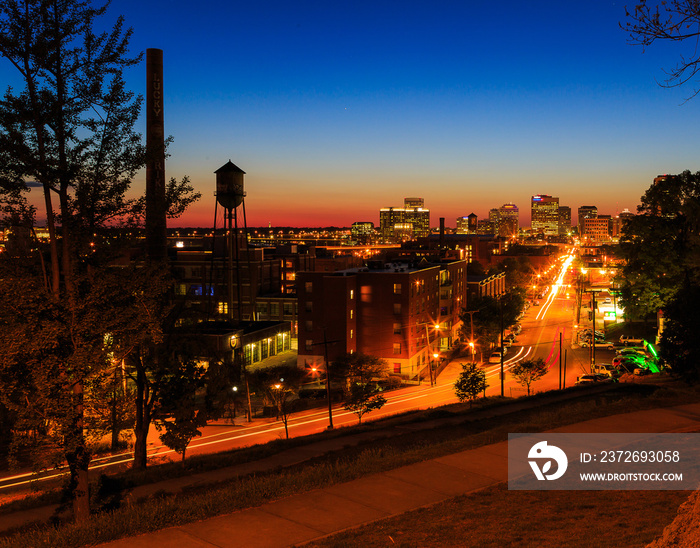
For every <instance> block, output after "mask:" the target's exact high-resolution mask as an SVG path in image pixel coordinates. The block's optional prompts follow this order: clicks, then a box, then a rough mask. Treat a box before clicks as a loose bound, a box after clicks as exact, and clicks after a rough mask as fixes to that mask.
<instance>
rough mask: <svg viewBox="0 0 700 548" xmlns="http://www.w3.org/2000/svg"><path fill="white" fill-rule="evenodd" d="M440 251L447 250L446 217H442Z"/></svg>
mask: <svg viewBox="0 0 700 548" xmlns="http://www.w3.org/2000/svg"><path fill="white" fill-rule="evenodd" d="M438 245H439V246H440V249H445V217H440V243H439V244H438Z"/></svg>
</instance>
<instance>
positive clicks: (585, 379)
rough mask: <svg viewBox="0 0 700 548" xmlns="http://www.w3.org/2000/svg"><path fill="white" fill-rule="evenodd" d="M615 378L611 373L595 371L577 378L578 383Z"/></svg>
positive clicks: (610, 380) (608, 380) (590, 382)
mask: <svg viewBox="0 0 700 548" xmlns="http://www.w3.org/2000/svg"><path fill="white" fill-rule="evenodd" d="M613 380H614V379H613V378H612V377H611V376H610V375H603V374H601V373H593V374H592V375H581V376H580V377H578V378H577V379H576V384H592V383H594V382H612V381H613Z"/></svg>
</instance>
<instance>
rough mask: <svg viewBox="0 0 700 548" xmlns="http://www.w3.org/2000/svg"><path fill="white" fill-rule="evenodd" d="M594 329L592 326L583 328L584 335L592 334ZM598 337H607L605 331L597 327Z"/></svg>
mask: <svg viewBox="0 0 700 548" xmlns="http://www.w3.org/2000/svg"><path fill="white" fill-rule="evenodd" d="M592 331H593V330H592V329H591V328H590V327H587V328H586V329H582V330H581V333H582V334H584V335H590V334H591V332H592ZM595 334H596V337H605V333H603V332H602V331H598V330H597V329H596V330H595Z"/></svg>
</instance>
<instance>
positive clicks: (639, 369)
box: [632, 367, 651, 376]
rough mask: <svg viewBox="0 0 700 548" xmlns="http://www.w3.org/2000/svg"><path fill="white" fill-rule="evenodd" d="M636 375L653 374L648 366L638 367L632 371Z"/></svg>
mask: <svg viewBox="0 0 700 548" xmlns="http://www.w3.org/2000/svg"><path fill="white" fill-rule="evenodd" d="M632 373H634V374H635V375H639V376H642V375H651V371H649V370H648V369H647V368H646V367H637V369H635V370H634V371H632Z"/></svg>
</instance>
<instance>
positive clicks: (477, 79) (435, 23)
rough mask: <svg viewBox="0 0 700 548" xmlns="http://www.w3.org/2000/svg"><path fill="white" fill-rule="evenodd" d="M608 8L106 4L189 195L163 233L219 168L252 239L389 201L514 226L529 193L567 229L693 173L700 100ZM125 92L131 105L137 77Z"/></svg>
mask: <svg viewBox="0 0 700 548" xmlns="http://www.w3.org/2000/svg"><path fill="white" fill-rule="evenodd" d="M628 3H629V4H634V0H629V2H628ZM624 6H625V3H624V2H610V1H602V0H587V1H585V2H571V1H569V0H558V1H555V0H552V1H531V2H528V1H523V0H520V1H501V2H493V1H485V0H484V1H482V0H464V1H460V2H457V1H439V0H437V1H432V2H428V1H421V2H415V1H414V2H412V1H402V2H398V1H397V2H394V1H383V0H376V1H373V2H357V1H352V2H344V1H336V0H325V1H323V2H320V1H318V2H317V1H295V0H288V1H285V2H278V1H256V2H242V1H230V2H220V1H213V2H199V3H197V2H177V1H175V2H173V1H169V2H166V1H164V0H155V1H153V0H152V1H150V2H148V3H143V2H141V1H136V0H121V1H119V0H117V1H115V2H114V4H113V5H112V6H111V7H110V10H109V12H108V15H107V16H106V18H105V20H106V21H107V20H110V21H111V20H112V19H113V18H114V17H116V15H117V14H119V13H122V14H124V15H125V16H126V22H127V24H128V25H130V26H132V27H133V28H134V37H133V40H132V45H133V49H134V50H135V51H138V50H145V49H146V48H148V47H155V48H160V49H163V51H164V65H165V82H164V92H165V116H166V120H165V123H166V134H171V135H173V137H174V138H175V142H174V144H173V145H172V147H171V148H170V153H171V155H172V156H171V158H170V159H169V160H168V162H167V166H166V168H167V174H168V176H169V177H170V176H173V177H177V178H180V177H182V176H183V175H189V176H190V177H191V179H192V181H193V182H194V183H195V185H196V186H197V188H198V189H199V190H200V191H201V192H202V193H203V195H204V197H203V200H202V201H201V203H200V204H199V205H198V206H196V207H195V208H193V210H192V211H191V212H190V213H189V214H187V215H186V216H185V217H184V218H183V219H182V220H181V221H180V223H179V224H183V225H192V224H199V225H211V224H212V222H213V216H214V209H213V192H214V184H215V179H214V175H213V171H214V170H216V169H217V168H219V167H220V166H221V165H223V164H224V163H225V162H226V161H228V160H229V159H231V160H232V161H233V162H234V163H235V164H237V165H238V166H239V167H241V168H242V169H243V170H245V171H246V172H247V175H246V190H247V192H248V196H247V199H246V209H247V214H248V224H249V225H251V226H252V225H263V224H264V225H267V223H268V222H270V223H272V225H273V226H275V225H286V224H294V225H302V226H303V225H329V224H336V225H349V224H351V223H352V222H354V221H359V220H369V221H374V222H375V223H377V222H378V210H379V208H380V207H384V206H400V205H402V203H403V198H404V197H405V196H422V197H424V198H425V203H426V207H428V208H430V210H431V217H432V224H433V225H437V224H438V218H439V217H445V218H446V220H447V225H448V226H454V224H455V218H456V217H457V216H461V215H467V214H469V213H471V212H474V213H476V214H477V215H478V216H479V217H483V216H485V215H487V213H488V209H489V208H491V207H498V206H500V205H502V204H503V203H506V202H514V203H515V204H516V205H517V206H518V207H519V208H520V210H521V224H522V225H527V224H528V223H529V216H530V215H529V203H530V196H532V195H533V194H538V193H542V194H551V195H555V196H559V197H560V202H561V204H562V205H569V206H570V207H571V208H572V211H573V212H574V215H573V216H574V221H575V218H576V213H575V211H576V208H578V207H579V206H580V205H596V206H598V208H599V210H600V211H601V212H602V213H616V212H618V211H620V210H622V209H624V208H629V209H631V210H633V211H634V210H635V208H636V206H637V204H638V203H639V197H640V196H641V195H642V194H643V193H644V191H645V190H646V189H647V188H648V187H649V186H650V184H651V183H652V180H653V178H654V177H655V176H656V175H657V174H660V173H677V172H680V171H682V170H684V169H691V170H693V171H696V170H698V169H700V166H698V162H697V158H698V145H700V124H698V121H699V120H700V98H698V99H695V100H691V101H689V102H685V103H684V99H685V98H686V97H687V96H689V95H690V94H691V92H692V90H691V89H690V88H685V89H671V90H669V89H664V88H661V87H659V86H658V85H657V83H656V81H657V80H661V79H663V77H664V73H663V68H664V67H666V68H670V66H671V65H672V64H673V63H675V61H676V60H677V57H678V53H679V51H680V50H678V49H676V47H677V46H665V45H659V46H656V45H655V46H653V47H652V48H650V49H649V50H648V51H646V52H643V51H642V49H641V48H640V47H635V46H631V45H629V44H628V43H627V42H626V35H625V33H624V32H623V31H622V30H621V29H620V28H619V26H618V24H619V22H621V21H623V20H624V15H625V10H624ZM6 74H7V68H6V67H4V66H3V67H2V68H0V77H3V75H6ZM128 81H129V84H130V86H131V87H132V89H134V90H136V91H138V92H139V93H145V62H144V65H142V66H140V67H138V68H137V69H134V70H132V71H130V72H129V74H128ZM142 128H145V123H144V124H142ZM143 130H144V129H142V131H143ZM135 188H136V189H137V190H141V189H142V188H143V176H141V177H139V180H138V181H137V182H136V185H135Z"/></svg>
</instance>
